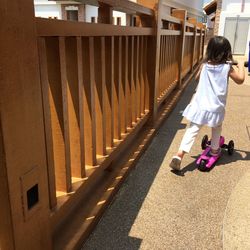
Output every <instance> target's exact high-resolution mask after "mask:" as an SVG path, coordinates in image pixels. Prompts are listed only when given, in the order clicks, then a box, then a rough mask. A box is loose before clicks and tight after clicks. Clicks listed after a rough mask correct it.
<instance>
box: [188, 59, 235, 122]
mask: <svg viewBox="0 0 250 250" xmlns="http://www.w3.org/2000/svg"><path fill="white" fill-rule="evenodd" d="M230 68H231V64H218V65H212V64H208V63H205V64H204V65H203V67H202V70H201V73H200V80H199V84H198V87H197V91H196V93H195V95H194V97H193V99H192V101H191V103H190V104H189V105H188V106H187V107H186V109H185V110H184V112H183V116H184V117H186V118H187V119H188V120H189V121H191V122H193V123H196V124H199V125H207V126H209V127H217V126H219V125H221V124H222V122H223V120H224V116H225V106H226V100H227V92H228V76H229V70H230Z"/></svg>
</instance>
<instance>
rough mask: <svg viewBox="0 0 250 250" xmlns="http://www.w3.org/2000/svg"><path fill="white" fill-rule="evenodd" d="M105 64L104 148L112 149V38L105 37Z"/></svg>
mask: <svg viewBox="0 0 250 250" xmlns="http://www.w3.org/2000/svg"><path fill="white" fill-rule="evenodd" d="M105 45H106V49H105V63H106V67H105V70H106V73H105V76H106V80H105V83H106V84H105V92H106V94H105V95H106V105H105V109H106V147H108V148H112V147H113V139H114V123H113V120H114V116H113V110H112V108H113V88H114V87H113V85H114V37H106V42H105Z"/></svg>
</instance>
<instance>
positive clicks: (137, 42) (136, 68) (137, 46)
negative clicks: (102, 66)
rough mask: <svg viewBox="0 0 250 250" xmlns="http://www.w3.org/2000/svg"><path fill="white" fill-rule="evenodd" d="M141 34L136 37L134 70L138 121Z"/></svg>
mask: <svg viewBox="0 0 250 250" xmlns="http://www.w3.org/2000/svg"><path fill="white" fill-rule="evenodd" d="M138 72H139V36H137V37H136V42H135V71H134V73H135V74H134V76H135V78H134V79H135V99H136V102H135V116H136V121H135V122H137V118H139V107H140V96H139V93H140V83H139V76H138Z"/></svg>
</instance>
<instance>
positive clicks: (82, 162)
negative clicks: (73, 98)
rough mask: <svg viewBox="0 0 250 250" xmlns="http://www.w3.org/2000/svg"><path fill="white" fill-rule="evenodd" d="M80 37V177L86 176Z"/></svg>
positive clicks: (80, 45)
mask: <svg viewBox="0 0 250 250" xmlns="http://www.w3.org/2000/svg"><path fill="white" fill-rule="evenodd" d="M82 53H83V52H82V39H81V37H77V72H78V92H79V97H78V98H79V129H80V131H79V132H80V158H81V177H85V176H86V171H85V142H84V119H85V118H84V107H83V103H84V96H85V94H84V86H83V62H82V59H83V56H82Z"/></svg>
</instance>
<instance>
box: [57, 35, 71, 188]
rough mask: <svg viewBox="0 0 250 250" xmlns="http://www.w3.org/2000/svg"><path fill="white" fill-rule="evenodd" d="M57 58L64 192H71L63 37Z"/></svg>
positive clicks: (60, 40)
mask: <svg viewBox="0 0 250 250" xmlns="http://www.w3.org/2000/svg"><path fill="white" fill-rule="evenodd" d="M59 56H60V69H61V84H62V105H63V127H64V131H63V137H64V147H65V175H66V176H65V178H66V180H65V181H66V191H67V192H70V191H71V165H70V163H71V157H70V138H69V115H68V114H69V112H68V111H69V110H68V86H67V73H66V53H65V37H59Z"/></svg>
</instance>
